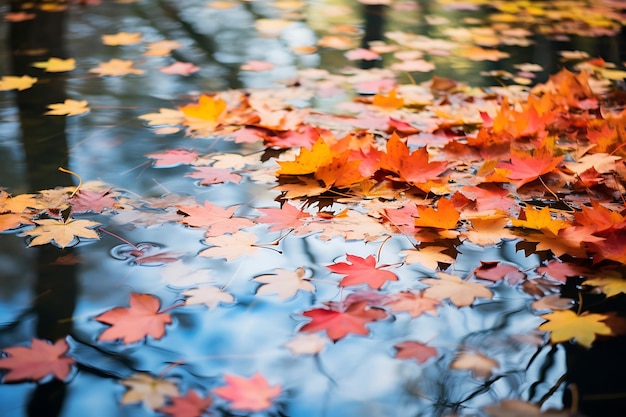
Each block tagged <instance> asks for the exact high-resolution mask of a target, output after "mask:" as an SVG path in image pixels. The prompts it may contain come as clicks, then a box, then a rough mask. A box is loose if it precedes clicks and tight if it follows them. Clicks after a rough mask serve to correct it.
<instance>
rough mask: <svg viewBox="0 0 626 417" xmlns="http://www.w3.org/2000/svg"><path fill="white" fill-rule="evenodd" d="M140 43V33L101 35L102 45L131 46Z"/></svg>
mask: <svg viewBox="0 0 626 417" xmlns="http://www.w3.org/2000/svg"><path fill="white" fill-rule="evenodd" d="M139 42H141V33H140V32H134V33H129V32H119V33H116V34H114V35H102V43H103V44H105V45H109V46H118V45H132V44H135V43H139Z"/></svg>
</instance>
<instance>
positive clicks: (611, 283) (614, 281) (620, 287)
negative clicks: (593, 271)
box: [583, 271, 626, 297]
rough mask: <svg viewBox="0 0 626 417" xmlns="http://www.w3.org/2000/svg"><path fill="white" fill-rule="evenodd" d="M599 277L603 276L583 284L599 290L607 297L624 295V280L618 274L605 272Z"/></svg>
mask: <svg viewBox="0 0 626 417" xmlns="http://www.w3.org/2000/svg"><path fill="white" fill-rule="evenodd" d="M601 275H604V276H599V277H594V278H591V279H586V280H585V281H584V282H583V284H585V285H593V286H595V287H598V288H600V290H601V291H602V292H603V293H604V294H605V295H606V296H607V297H613V296H616V295H618V294H622V293H623V294H626V279H624V278H623V277H622V275H621V274H620V273H618V272H611V271H606V272H604V273H603V274H601Z"/></svg>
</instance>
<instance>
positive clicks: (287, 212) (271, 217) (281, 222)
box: [257, 203, 311, 232]
mask: <svg viewBox="0 0 626 417" xmlns="http://www.w3.org/2000/svg"><path fill="white" fill-rule="evenodd" d="M257 210H258V211H260V212H261V217H259V218H258V219H257V222H258V223H264V224H271V225H272V226H271V227H270V229H269V230H270V232H277V231H281V230H288V229H297V228H298V227H299V226H302V219H306V218H307V217H311V216H310V215H309V214H308V213H306V212H304V211H302V210H300V209H299V208H297V207H296V206H294V205H292V204H289V203H285V204H284V205H283V206H282V207H281V208H260V209H257Z"/></svg>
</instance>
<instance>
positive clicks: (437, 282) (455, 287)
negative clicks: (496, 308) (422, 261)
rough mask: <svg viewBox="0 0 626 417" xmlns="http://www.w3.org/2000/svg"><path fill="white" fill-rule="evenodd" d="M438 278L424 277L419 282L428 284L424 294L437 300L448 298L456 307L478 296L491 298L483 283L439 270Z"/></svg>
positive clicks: (469, 303) (490, 293)
mask: <svg viewBox="0 0 626 417" xmlns="http://www.w3.org/2000/svg"><path fill="white" fill-rule="evenodd" d="M437 275H439V279H436V278H425V279H422V280H421V281H420V282H421V283H422V284H426V285H430V288H426V289H425V290H424V296H425V297H430V298H435V299H437V300H443V299H450V301H451V302H452V303H453V304H454V305H455V306H457V307H464V306H469V305H472V303H473V302H474V300H475V299H476V298H478V297H480V298H487V299H491V298H492V297H493V293H492V292H491V291H490V290H489V289H488V288H487V287H485V286H484V285H483V284H479V283H477V282H467V281H463V280H462V279H461V278H460V277H457V276H456V275H451V274H446V273H443V272H439V273H438V274H437Z"/></svg>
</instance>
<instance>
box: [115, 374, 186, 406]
mask: <svg viewBox="0 0 626 417" xmlns="http://www.w3.org/2000/svg"><path fill="white" fill-rule="evenodd" d="M120 382H121V383H122V384H123V385H125V386H126V387H128V390H127V391H126V392H125V393H124V395H123V396H122V400H121V401H120V402H121V403H122V404H130V403H136V402H143V403H144V404H145V405H146V406H147V407H148V408H150V409H151V410H156V409H157V408H160V407H163V405H165V402H166V398H167V397H176V396H177V395H178V387H177V386H176V384H175V383H174V382H173V381H170V380H166V379H162V378H155V377H153V376H152V375H149V374H145V373H137V374H134V375H131V376H130V377H129V378H126V379H123V380H121V381H120Z"/></svg>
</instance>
